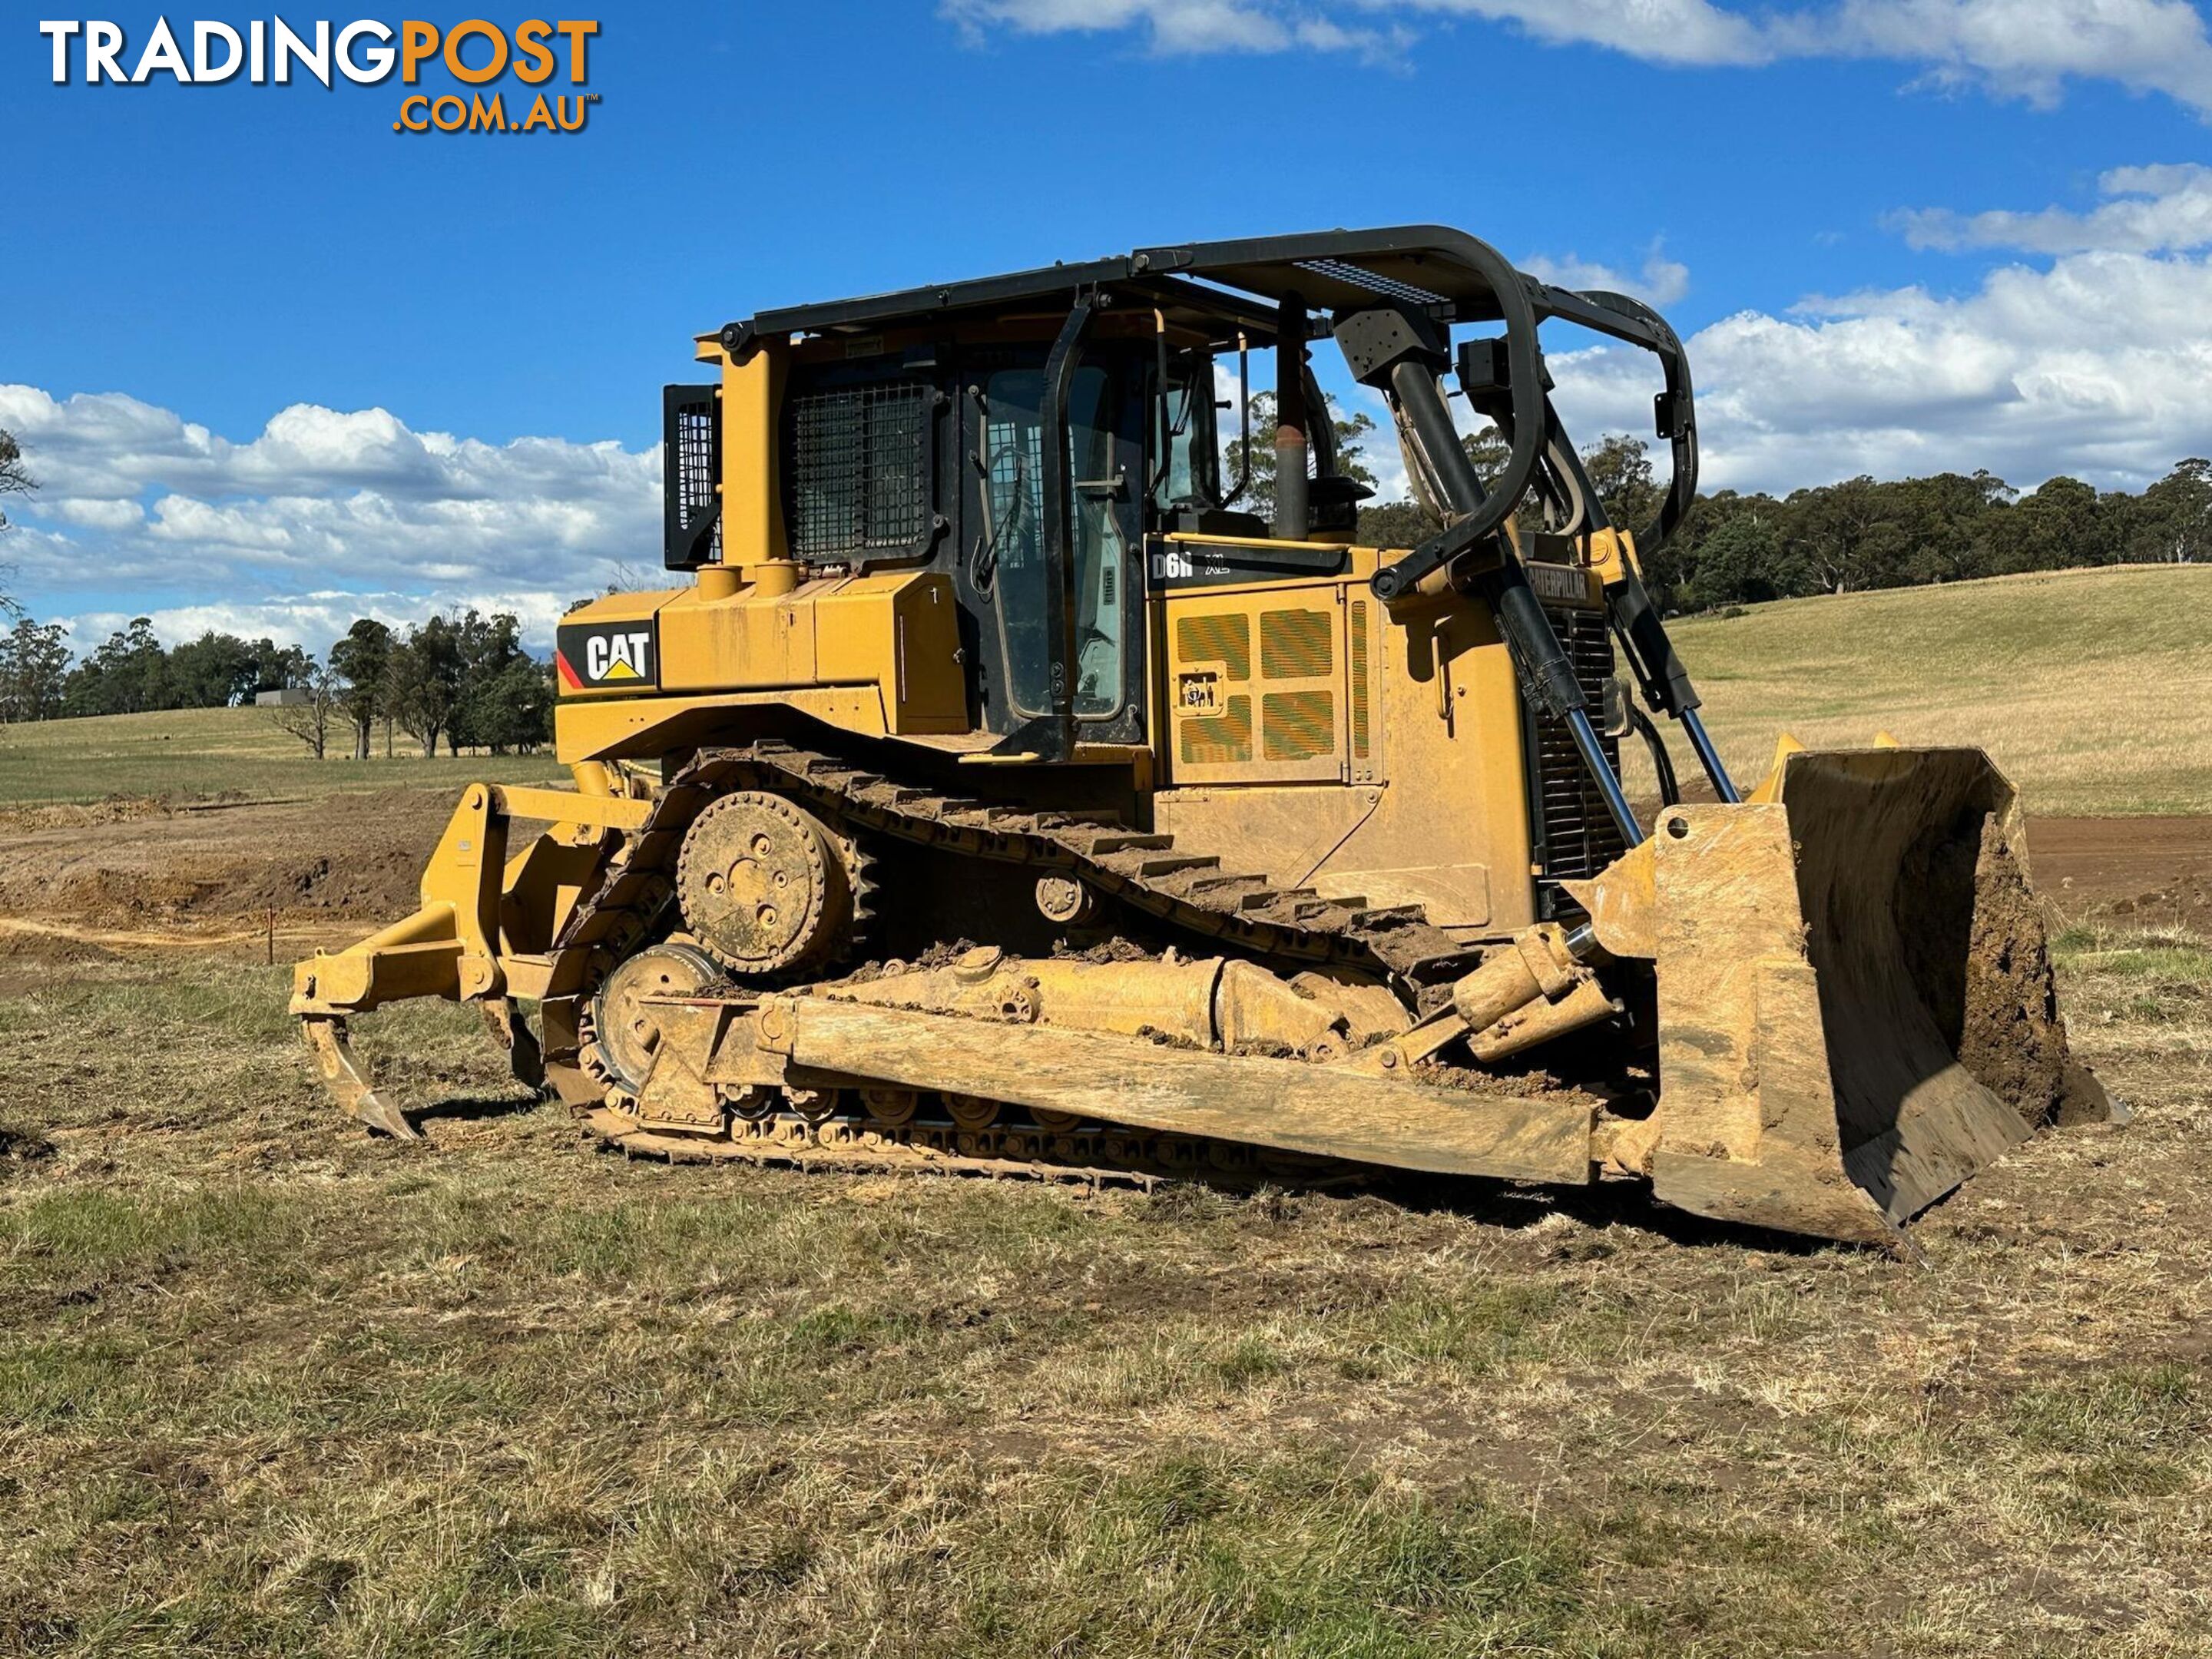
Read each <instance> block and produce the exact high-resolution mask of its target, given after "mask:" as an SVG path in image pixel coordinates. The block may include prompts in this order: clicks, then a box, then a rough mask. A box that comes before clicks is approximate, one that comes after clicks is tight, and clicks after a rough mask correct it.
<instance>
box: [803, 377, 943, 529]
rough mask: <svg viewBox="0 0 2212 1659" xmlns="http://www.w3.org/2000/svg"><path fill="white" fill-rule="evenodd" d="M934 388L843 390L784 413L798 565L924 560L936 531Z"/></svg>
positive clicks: (909, 383) (810, 397)
mask: <svg viewBox="0 0 2212 1659" xmlns="http://www.w3.org/2000/svg"><path fill="white" fill-rule="evenodd" d="M934 395H935V394H934V389H933V387H932V386H929V385H928V384H927V382H925V381H920V380H891V381H884V382H880V383H878V384H877V385H873V386H837V387H833V388H830V389H829V390H826V391H821V392H801V393H799V394H797V395H795V396H793V397H790V398H786V399H785V400H784V406H783V456H784V468H783V522H784V531H785V533H786V534H787V536H788V537H789V538H790V542H791V556H792V557H793V558H795V559H799V560H803V561H809V562H821V561H824V560H833V559H853V558H860V557H864V556H867V555H869V554H877V555H891V556H896V555H898V554H901V553H908V552H918V551H920V550H921V548H922V546H923V545H924V544H925V543H926V542H927V538H928V536H929V532H930V526H931V502H932V495H933V492H932V490H931V488H930V483H931V480H930V477H929V460H930V457H929V448H930V446H929V423H930V407H931V403H932V400H933V397H934Z"/></svg>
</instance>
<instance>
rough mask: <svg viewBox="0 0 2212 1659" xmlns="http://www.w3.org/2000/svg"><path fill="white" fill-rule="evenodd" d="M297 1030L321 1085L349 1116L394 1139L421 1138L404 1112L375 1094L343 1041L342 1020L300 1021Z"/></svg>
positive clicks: (344, 1027) (358, 1061)
mask: <svg viewBox="0 0 2212 1659" xmlns="http://www.w3.org/2000/svg"><path fill="white" fill-rule="evenodd" d="M300 1031H301V1035H302V1036H304V1037H305V1038H306V1039H307V1048H308V1051H309V1052H310V1053H312V1054H313V1055H314V1057H315V1069H316V1070H317V1072H319V1073H320V1074H321V1076H322V1079H323V1084H324V1086H325V1087H326V1088H327V1089H329V1090H330V1091H331V1097H332V1098H333V1099H335V1100H336V1101H337V1103H338V1107H339V1109H340V1110H342V1111H343V1112H344V1113H345V1115H347V1116H348V1117H351V1118H357V1119H359V1120H360V1121H362V1122H363V1123H365V1124H367V1125H368V1127H370V1128H372V1129H374V1130H377V1131H379V1132H380V1133H384V1134H387V1135H390V1136H391V1137H392V1139H394V1140H420V1139H422V1133H421V1132H420V1131H419V1130H417V1129H416V1127H415V1126H414V1125H413V1124H411V1123H410V1122H409V1121H407V1118H406V1115H405V1114H404V1113H403V1112H401V1111H400V1110H399V1109H398V1107H396V1106H394V1105H393V1104H392V1103H391V1102H390V1101H388V1100H386V1099H385V1098H384V1097H383V1096H381V1095H380V1094H378V1093H377V1092H376V1087H375V1085H374V1084H372V1083H371V1082H370V1081H369V1080H368V1073H367V1072H365V1071H363V1070H362V1065H361V1061H360V1059H359V1058H358V1057H357V1056H356V1054H354V1051H353V1045H352V1044H351V1043H350V1042H348V1041H347V1040H346V1025H345V1022H344V1021H343V1020H342V1019H302V1020H301V1022H300Z"/></svg>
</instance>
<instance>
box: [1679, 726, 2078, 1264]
mask: <svg viewBox="0 0 2212 1659" xmlns="http://www.w3.org/2000/svg"><path fill="white" fill-rule="evenodd" d="M1651 846H1652V848H1653V868H1652V875H1651V879H1652V889H1651V891H1652V896H1653V897H1654V899H1655V901H1656V902H1655V904H1654V907H1653V908H1654V914H1655V916H1656V941H1655V943H1656V951H1655V954H1656V957H1657V968H1658V986H1659V1024H1660V1030H1659V1035H1660V1107H1659V1109H1658V1110H1657V1111H1656V1112H1655V1113H1654V1115H1653V1119H1652V1123H1651V1125H1650V1130H1649V1131H1648V1132H1647V1134H1646V1136H1645V1137H1644V1139H1645V1141H1646V1144H1647V1145H1649V1146H1650V1149H1651V1150H1650V1174H1651V1176H1652V1181H1653V1185H1654V1188H1655V1190H1656V1193H1657V1194H1658V1196H1659V1197H1661V1198H1662V1199H1664V1200H1667V1201H1668V1202H1670V1203H1673V1204H1676V1205H1679V1206H1681V1207H1683V1208H1686V1209H1690V1210H1693V1211H1696V1212H1699V1213H1701V1214H1707V1215H1714V1216H1721V1217H1725V1218H1729V1219H1735V1220H1742V1221H1749V1222H1753V1223H1757V1224H1759V1225H1767V1226H1773V1227H1779V1228H1784V1229H1786V1230H1788V1231H1796V1232H1807V1233H1814V1234H1818V1235H1820V1236H1823V1237H1836V1238H1857V1239H1862V1240H1864V1241H1866V1242H1869V1243H1875V1242H1881V1241H1882V1240H1883V1239H1884V1238H1885V1237H1887V1239H1888V1240H1889V1241H1891V1242H1895V1241H1896V1240H1897V1239H1898V1237H1899V1235H1898V1233H1897V1231H1896V1230H1897V1229H1898V1228H1899V1226H1901V1225H1902V1224H1904V1223H1905V1222H1906V1221H1908V1220H1910V1219H1911V1218H1912V1217H1913V1216H1914V1215H1916V1214H1917V1213H1918V1212H1920V1211H1921V1210H1923V1209H1924V1208H1926V1207H1927V1206H1929V1205H1930V1204H1932V1203H1934V1202H1935V1201H1936V1200H1937V1199H1939V1198H1941V1197H1942V1196H1943V1195H1944V1194H1946V1193H1948V1192H1949V1191H1951V1190H1952V1189H1953V1188H1955V1187H1957V1186H1958V1185H1959V1184H1960V1182H1963V1181H1965V1180H1966V1179H1967V1178H1968V1177H1969V1176H1972V1175H1973V1173H1974V1172H1975V1171H1976V1170H1978V1169H1980V1168H1982V1167H1983V1166H1984V1165H1985V1164H1989V1163H1990V1162H1991V1161H1992V1160H1994V1159H1996V1158H2000V1157H2002V1155H2003V1154H2004V1153H2005V1152H2008V1151H2009V1150H2010V1149H2011V1148H2012V1147H2014V1146H2017V1145H2018V1144H2020V1143H2021V1141H2022V1140H2025V1139H2027V1137H2028V1136H2029V1135H2030V1134H2031V1133H2033V1132H2034V1131H2035V1130H2036V1129H2038V1128H2039V1127H2043V1126H2045V1125H2046V1124H2049V1123H2053V1122H2057V1121H2087V1120H2090V1119H2098V1118H2102V1117H2104V1116H2106V1115H2108V1114H2109V1111H2110V1103H2109V1102H2108V1101H2107V1100H2106V1097H2105V1094H2104V1091H2103V1090H2102V1089H2101V1088H2100V1087H2099V1085H2097V1083H2096V1080H2095V1079H2093V1077H2091V1076H2090V1075H2089V1074H2088V1073H2087V1072H2086V1071H2085V1070H2084V1069H2083V1068H2081V1066H2079V1065H2078V1064H2077V1063H2075V1061H2074V1060H2072V1058H2071V1056H2070V1055H2069V1052H2068V1048H2067V1041H2066V1027H2065V1023H2064V1021H2063V1019H2062V1018H2061V1017H2060V1015H2059V1012H2058V1007H2057V995H2056V993H2055V991H2054V988H2053V985H2052V981H2051V957H2050V950H2049V945H2048V942H2047V940H2046V939H2045V929H2044V923H2043V915H2042V911H2041V908H2040V906H2039V903H2038V902H2037V900H2036V898H2035V896H2034V893H2033V890H2032V889H2031V888H2030V886H2029V884H2028V876H2027V860H2026V849H2025V846H2024V842H2023V836H2022V831H2021V817H2020V811H2019V805H2018V802H2017V800H2016V799H2015V794H2014V792H2013V788H2012V786H2011V785H2010V784H2009V783H2008V782H2007V781H2005V779H2004V777H2003V775H2002V774H2001V773H1999V772H1998V771H1997V769H1996V767H1994V766H1993V765H1991V764H1990V761H1989V758H1988V757H1986V756H1985V755H1984V754H1983V753H1982V752H1981V751H1980V750H1970V749H1941V750H1937V749H1927V750H1913V749H1900V748H1884V749H1871V750H1844V751H1827V752H1808V751H1800V752H1797V753H1795V754H1791V755H1789V756H1787V757H1785V759H1784V762H1783V763H1782V767H1781V769H1780V771H1779V774H1778V776H1777V777H1775V778H1771V779H1770V780H1769V781H1768V783H1767V785H1766V786H1765V787H1762V789H1761V790H1760V791H1759V793H1758V794H1757V795H1756V796H1754V798H1753V801H1752V802H1750V803H1748V804H1746V805H1736V806H1685V807H1673V808H1669V809H1668V810H1667V811H1665V812H1664V813H1662V816H1661V819H1660V822H1659V825H1658V832H1657V833H1656V835H1655V836H1654V837H1653V840H1652V842H1651Z"/></svg>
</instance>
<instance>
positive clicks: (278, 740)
mask: <svg viewBox="0 0 2212 1659" xmlns="http://www.w3.org/2000/svg"><path fill="white" fill-rule="evenodd" d="M414 747H415V745H414V744H410V743H409V742H408V741H407V740H406V739H405V738H400V739H399V741H398V748H397V750H395V753H394V755H393V757H392V759H390V760H383V759H377V760H372V761H356V760H350V759H348V760H326V761H322V762H317V761H316V760H315V759H314V758H313V757H312V756H310V755H309V754H308V753H307V748H306V746H305V745H304V744H301V742H300V740H299V739H298V738H295V737H291V736H289V735H288V734H286V733H285V732H280V731H278V730H277V729H276V726H275V725H273V724H272V723H271V722H270V719H269V717H268V715H267V714H264V712H263V711H261V710H259V709H255V708H179V709H175V710H173V711H171V712H168V713H166V714H103V715H100V716H97V717H94V718H93V719H89V720H39V721H35V722H33V723H31V724H28V725H23V726H4V727H0V804H7V805H38V804H43V803H46V802H82V801H96V800H104V799H107V798H108V797H110V796H112V795H121V796H165V797H168V798H170V799H178V800H192V799H205V798H207V797H210V796H214V795H220V794H224V793H239V794H243V795H247V796H252V797H276V796H293V795H306V794H325V793H331V792H332V791H336V790H344V789H387V788H391V787H394V786H398V787H406V786H408V785H410V784H422V785H424V786H426V787H435V788H441V789H444V788H453V787H458V786H459V785H460V784H461V783H463V782H465V781H469V780H471V779H477V778H487V779H489V780H490V781H493V782H497V783H520V782H530V781H537V780H539V779H544V778H550V777H552V776H554V775H556V774H557V773H558V772H559V770H560V769H559V768H558V767H556V765H555V764H554V763H553V760H552V758H551V757H550V756H546V755H537V756H512V755H507V756H500V757H490V756H485V755H463V756H462V757H460V758H459V759H458V760H456V759H454V758H453V757H449V756H441V757H439V758H437V759H436V760H425V759H423V758H422V756H421V755H420V754H416V753H410V752H409V751H410V750H413V749H414Z"/></svg>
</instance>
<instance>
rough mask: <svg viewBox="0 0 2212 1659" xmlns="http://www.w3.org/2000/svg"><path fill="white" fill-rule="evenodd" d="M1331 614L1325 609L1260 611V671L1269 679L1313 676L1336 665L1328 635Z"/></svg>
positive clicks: (1333, 622)
mask: <svg viewBox="0 0 2212 1659" xmlns="http://www.w3.org/2000/svg"><path fill="white" fill-rule="evenodd" d="M1335 624H1336V618H1335V617H1334V615H1333V614H1332V613H1330V612H1329V611H1261V613H1260V674H1261V678H1263V679H1270V680H1317V679H1319V678H1322V676H1323V675H1325V674H1328V673H1330V672H1332V671H1334V669H1335V666H1336V648H1335V645H1334V641H1332V640H1331V639H1330V637H1329V635H1330V634H1331V633H1332V632H1333V631H1334V628H1335Z"/></svg>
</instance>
